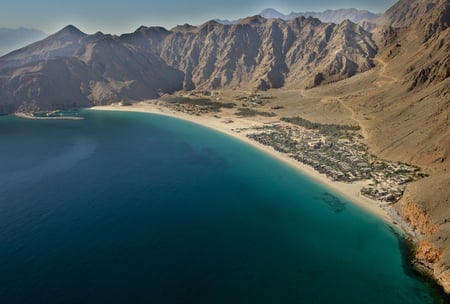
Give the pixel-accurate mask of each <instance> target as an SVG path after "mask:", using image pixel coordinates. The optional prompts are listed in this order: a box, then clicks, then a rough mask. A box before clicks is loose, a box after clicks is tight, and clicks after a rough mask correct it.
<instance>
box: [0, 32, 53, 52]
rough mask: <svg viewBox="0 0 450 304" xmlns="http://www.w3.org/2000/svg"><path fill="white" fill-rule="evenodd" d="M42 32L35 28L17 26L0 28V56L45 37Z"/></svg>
mask: <svg viewBox="0 0 450 304" xmlns="http://www.w3.org/2000/svg"><path fill="white" fill-rule="evenodd" d="M46 36H47V35H46V34H45V33H44V32H41V31H39V30H35V29H28V28H18V29H8V28H0V41H1V43H0V56H2V55H5V54H7V53H9V52H11V51H13V50H16V49H18V48H20V47H23V46H25V45H27V44H30V43H32V42H35V41H38V40H40V39H43V38H45V37H46Z"/></svg>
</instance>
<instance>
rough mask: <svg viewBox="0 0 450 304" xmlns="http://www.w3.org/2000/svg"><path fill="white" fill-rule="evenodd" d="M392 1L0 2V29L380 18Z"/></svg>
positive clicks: (127, 28)
mask: <svg viewBox="0 0 450 304" xmlns="http://www.w3.org/2000/svg"><path fill="white" fill-rule="evenodd" d="M395 2H396V0H341V1H336V0H321V1H318V0H316V1H312V0H263V1H258V0H220V1H216V0H191V1H180V0H158V1H156V0H0V4H1V5H0V7H1V8H2V9H1V11H0V27H7V28H17V27H21V26H23V27H31V28H36V29H40V30H43V31H45V32H47V33H53V32H55V31H57V30H59V29H60V28H62V27H64V26H65V25H67V24H73V25H75V26H77V27H78V28H80V29H81V30H82V31H84V32H87V33H94V32H96V31H98V30H100V31H103V32H105V33H114V34H120V33H125V32H132V31H134V30H135V29H136V28H137V27H139V26H140V25H146V26H152V25H161V26H164V27H166V28H172V27H173V26H175V25H177V24H184V23H189V24H193V25H198V24H201V23H203V22H205V21H208V20H210V19H215V18H220V19H238V18H241V17H245V16H250V15H255V14H257V13H259V12H260V11H261V10H263V9H264V8H268V7H271V8H275V9H277V10H279V11H280V12H282V13H285V14H287V13H289V12H291V11H295V12H298V11H323V10H325V9H328V8H329V9H337V8H350V7H354V8H358V9H367V10H370V11H373V12H384V11H385V10H386V9H387V8H389V7H390V6H391V5H392V4H394V3H395Z"/></svg>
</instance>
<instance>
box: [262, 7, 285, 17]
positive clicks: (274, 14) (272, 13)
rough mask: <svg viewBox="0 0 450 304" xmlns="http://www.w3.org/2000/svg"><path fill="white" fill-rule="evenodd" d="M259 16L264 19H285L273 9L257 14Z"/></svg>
mask: <svg viewBox="0 0 450 304" xmlns="http://www.w3.org/2000/svg"><path fill="white" fill-rule="evenodd" d="M259 15H260V16H262V17H264V18H266V19H285V18H286V16H285V15H283V14H282V13H280V12H279V11H277V10H276V9H274V8H266V9H264V10H262V11H261V13H259Z"/></svg>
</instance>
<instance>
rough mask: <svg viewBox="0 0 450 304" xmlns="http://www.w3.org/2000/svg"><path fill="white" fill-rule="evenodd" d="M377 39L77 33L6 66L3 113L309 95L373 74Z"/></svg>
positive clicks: (247, 23)
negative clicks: (261, 93) (214, 96)
mask: <svg viewBox="0 0 450 304" xmlns="http://www.w3.org/2000/svg"><path fill="white" fill-rule="evenodd" d="M376 53H377V47H376V45H375V42H374V41H373V40H372V38H371V34H370V33H369V32H366V31H365V30H364V29H363V28H361V27H360V26H359V25H357V24H354V23H352V22H350V21H348V20H347V21H345V22H343V23H341V24H339V25H336V24H327V23H322V22H320V21H319V20H318V19H315V18H311V17H309V18H305V17H298V18H296V19H293V20H288V21H284V20H276V19H265V18H263V17H261V16H254V17H249V18H246V19H243V20H242V21H241V22H240V23H239V24H234V25H224V24H220V23H217V22H215V21H210V22H207V23H205V24H203V25H201V26H198V27H194V26H189V25H185V26H178V27H175V28H174V29H172V30H171V31H168V30H166V29H164V28H160V27H141V28H139V29H137V30H136V31H135V32H134V33H131V34H125V35H122V36H120V37H119V36H111V35H105V34H103V33H100V32H99V33H97V34H94V35H86V34H84V33H82V32H81V31H79V30H78V29H77V28H75V27H74V26H68V27H66V28H64V29H62V30H61V31H59V32H58V33H56V34H54V35H52V36H49V37H47V38H46V39H44V40H42V41H39V42H36V43H34V44H31V45H29V46H27V47H24V48H22V49H19V50H17V51H14V52H12V53H10V54H8V55H6V56H4V57H1V58H0V113H3V114H4V113H11V112H14V111H17V110H19V109H20V110H24V109H33V108H36V109H38V108H39V109H54V108H71V107H82V106H84V107H85V106H92V105H94V104H105V103H112V102H117V101H122V100H143V99H150V98H155V97H158V96H159V95H160V94H162V93H171V92H174V91H176V90H181V89H186V90H192V89H195V88H209V89H219V88H232V87H245V88H253V89H258V90H267V89H270V88H281V87H289V88H305V87H314V86H318V85H320V84H324V83H328V82H332V81H338V80H341V79H345V78H348V77H351V76H353V75H355V74H356V73H359V72H363V71H367V70H369V69H371V68H372V67H373V66H374V63H373V58H374V56H375V55H376Z"/></svg>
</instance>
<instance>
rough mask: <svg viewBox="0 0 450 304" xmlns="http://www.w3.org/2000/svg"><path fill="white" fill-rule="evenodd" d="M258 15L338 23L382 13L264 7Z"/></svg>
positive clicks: (352, 9) (360, 20) (378, 15)
mask: <svg viewBox="0 0 450 304" xmlns="http://www.w3.org/2000/svg"><path fill="white" fill-rule="evenodd" d="M258 15H259V16H261V17H264V18H266V19H282V20H285V21H286V20H291V19H295V18H297V17H302V16H303V17H305V18H308V17H312V18H317V19H319V20H320V21H322V22H323V23H335V24H339V23H341V22H342V21H344V20H346V19H348V20H350V21H352V22H354V23H358V24H360V23H363V22H365V21H366V22H373V21H374V20H376V19H377V18H379V17H380V16H381V15H382V14H376V13H372V12H370V11H368V10H358V9H355V8H349V9H337V10H330V9H329V10H325V11H323V12H291V13H289V14H283V13H280V12H279V11H277V10H276V9H273V8H266V9H264V10H262V11H261V12H260V13H259V14H258ZM241 20H242V19H238V20H231V21H230V20H221V19H215V21H217V22H219V23H223V24H236V23H239V22H240V21H241Z"/></svg>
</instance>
